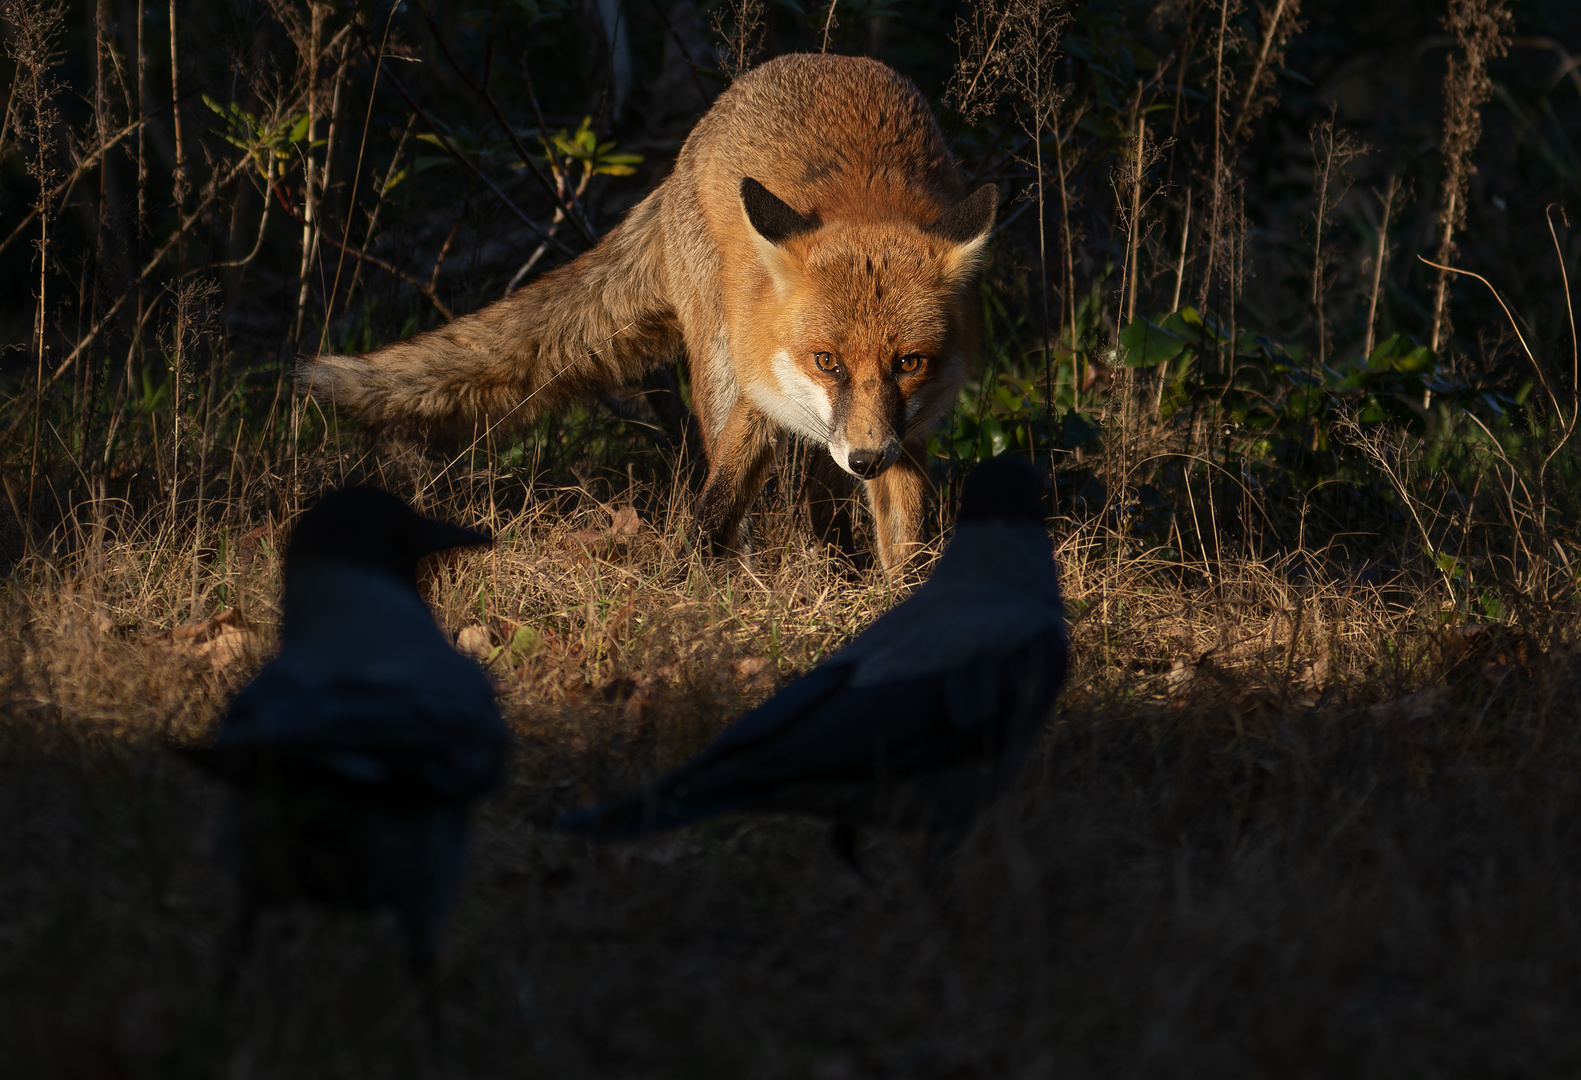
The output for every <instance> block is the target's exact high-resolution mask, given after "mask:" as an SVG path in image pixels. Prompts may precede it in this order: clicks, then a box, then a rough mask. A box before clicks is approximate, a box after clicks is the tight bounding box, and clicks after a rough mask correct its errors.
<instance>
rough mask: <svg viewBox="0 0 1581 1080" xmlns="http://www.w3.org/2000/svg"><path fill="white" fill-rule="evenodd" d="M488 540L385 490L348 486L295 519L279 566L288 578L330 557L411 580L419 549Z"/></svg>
mask: <svg viewBox="0 0 1581 1080" xmlns="http://www.w3.org/2000/svg"><path fill="white" fill-rule="evenodd" d="M493 542H494V541H493V539H492V538H491V537H490V536H489V535H488V534H487V533H484V532H479V531H478V530H476V529H468V528H464V527H463V526H460V525H452V524H451V523H450V522H448V521H438V520H436V519H434V518H429V517H424V516H423V515H422V514H419V513H418V512H417V511H415V510H413V509H412V508H411V507H410V506H408V505H406V503H405V501H403V500H402V499H400V498H397V497H396V496H394V495H391V494H390V493H389V492H388V491H380V490H379V489H378V488H370V487H348V488H342V489H340V490H339V491H332V492H330V493H329V494H328V495H325V496H324V497H323V498H322V499H320V500H319V501H318V502H317V503H316V504H315V505H314V506H313V507H312V508H311V509H310V510H308V511H307V513H305V514H303V515H302V516H301V518H299V519H298V520H297V523H296V526H295V527H294V528H293V529H292V530H291V539H290V541H289V542H288V543H287V545H286V554H285V572H286V578H287V579H288V580H289V579H290V577H291V576H292V574H293V573H295V572H297V571H300V570H301V569H302V567H304V566H306V565H308V564H310V563H314V562H317V561H320V560H334V561H337V562H345V563H351V564H353V565H356V566H363V567H367V568H369V569H374V570H380V571H383V572H384V573H387V574H390V575H391V576H392V577H396V578H399V579H401V580H403V581H415V580H416V576H417V563H418V561H419V560H421V559H422V558H423V557H424V556H425V555H432V554H433V553H434V552H436V551H444V550H446V549H448V548H455V547H480V546H487V545H489V544H491V543H493Z"/></svg>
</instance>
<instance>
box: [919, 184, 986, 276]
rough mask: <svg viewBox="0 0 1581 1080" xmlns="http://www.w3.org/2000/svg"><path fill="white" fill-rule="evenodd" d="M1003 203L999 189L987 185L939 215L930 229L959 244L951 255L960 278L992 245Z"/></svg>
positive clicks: (952, 266) (951, 266)
mask: <svg viewBox="0 0 1581 1080" xmlns="http://www.w3.org/2000/svg"><path fill="white" fill-rule="evenodd" d="M998 206H999V189H998V188H996V187H994V185H992V184H984V185H983V186H982V187H980V188H978V189H977V190H976V191H974V192H972V193H971V194H970V195H968V196H966V198H964V199H962V200H961V201H960V202H958V203H956V204H955V205H954V206H952V207H950V208H949V209H948V210H946V211H945V212H944V213H942V214H940V215H939V219H938V220H937V221H935V222H934V223H933V224H932V225H929V226H928V227H927V228H926V230H925V231H926V232H929V233H932V234H933V235H934V236H937V237H939V238H940V239H941V240H948V241H950V243H952V244H954V245H955V251H954V252H952V253H951V254H950V256H949V266H948V271H949V273H950V276H951V277H959V276H962V275H964V274H967V273H970V272H971V271H973V270H975V269H977V260H978V259H979V258H980V257H981V256H982V253H983V248H984V247H986V246H987V244H988V234H989V233H990V232H992V231H993V228H994V211H995V210H996V209H998Z"/></svg>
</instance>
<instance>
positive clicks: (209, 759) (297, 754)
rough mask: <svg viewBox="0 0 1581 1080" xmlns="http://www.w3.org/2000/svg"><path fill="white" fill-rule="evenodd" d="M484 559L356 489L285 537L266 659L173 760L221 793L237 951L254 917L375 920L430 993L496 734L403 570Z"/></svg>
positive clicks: (434, 524)
mask: <svg viewBox="0 0 1581 1080" xmlns="http://www.w3.org/2000/svg"><path fill="white" fill-rule="evenodd" d="M490 542H491V541H490V539H489V537H488V536H487V535H486V534H484V533H481V532H477V531H475V530H473V529H467V528H462V527H461V526H459V525H452V524H449V523H447V522H443V521H436V520H433V519H431V518H426V517H423V516H422V515H420V514H418V513H416V512H415V511H413V510H412V509H411V508H410V507H409V506H407V505H406V503H405V502H403V501H402V500H401V499H399V498H397V497H396V496H394V495H391V494H389V493H388V492H384V491H378V490H375V489H372V488H355V487H353V488H346V489H344V490H341V491H336V492H332V493H331V494H329V495H326V496H324V498H323V499H322V500H321V501H320V502H319V503H318V504H317V505H316V506H314V507H313V508H312V509H311V510H309V511H308V512H307V513H305V514H303V515H302V517H301V519H300V520H299V521H298V522H297V524H296V527H295V528H294V529H293V530H292V533H291V537H290V541H289V543H288V546H287V548H286V557H285V598H284V601H283V605H282V606H283V608H284V621H283V626H282V632H281V636H282V638H283V648H282V649H281V652H280V655H279V656H277V657H275V659H274V660H272V661H270V662H269V663H268V664H267V665H265V666H264V668H263V669H262V670H261V671H259V673H258V675H257V677H256V678H254V679H253V681H252V682H250V683H248V684H247V686H246V687H245V688H244V689H243V690H242V692H241V693H240V694H238V695H237V696H236V700H235V701H234V702H232V703H231V707H230V710H229V712H228V713H227V714H226V716H225V719H224V721H223V723H222V724H221V726H220V732H219V737H218V738H217V739H216V740H215V743H214V745H213V747H211V748H208V749H203V750H196V751H190V752H189V753H190V754H191V756H193V757H195V758H196V759H197V760H198V761H199V762H200V763H201V764H202V765H203V766H204V767H206V768H207V769H209V770H210V771H212V772H214V773H217V774H219V775H220V776H221V777H222V778H223V779H224V780H225V781H226V782H227V783H228V785H229V786H230V787H231V788H232V789H233V793H234V797H233V799H232V814H231V821H230V827H229V830H228V832H227V835H226V836H225V838H224V839H223V841H222V845H221V850H222V854H223V856H224V858H225V860H226V862H227V863H228V864H229V866H230V869H231V870H232V872H233V873H234V875H235V877H236V880H237V883H238V885H239V886H240V891H241V894H242V905H243V907H242V917H241V920H240V924H239V928H238V931H239V932H238V945H240V946H243V947H244V946H245V943H246V941H247V939H248V938H249V937H250V934H251V929H252V924H253V922H254V920H255V917H256V915H257V913H258V911H259V909H260V908H266V907H274V906H278V905H283V904H291V903H295V902H299V901H306V902H310V903H317V904H322V905H325V906H329V907H333V908H348V909H376V908H384V909H390V910H393V911H394V912H395V914H396V915H397V917H398V918H399V919H400V922H401V924H402V926H403V928H404V929H405V931H406V936H407V941H408V944H409V946H410V957H411V963H412V968H413V971H414V973H415V974H416V975H417V976H418V977H419V979H420V980H422V981H423V982H424V984H425V985H427V986H430V987H431V986H432V981H433V977H434V974H435V971H436V963H437V960H438V956H439V946H440V938H441V934H442V931H443V927H444V923H445V920H446V918H447V917H448V915H449V913H450V909H451V907H452V906H453V905H454V902H455V899H456V894H457V890H458V888H459V886H460V882H461V876H462V871H463V869H464V867H465V863H466V850H467V839H468V834H469V831H470V821H471V806H472V803H473V802H474V801H475V800H476V799H477V798H478V797H479V796H481V795H483V794H484V793H486V792H488V791H489V790H491V789H492V788H494V787H496V786H498V785H499V783H500V782H501V780H502V779H503V776H504V769H505V756H506V750H507V743H508V735H507V733H506V729H505V724H504V722H503V721H502V720H501V718H500V713H499V710H498V708H497V707H496V705H495V702H494V692H493V689H492V687H491V686H490V685H489V680H488V678H487V676H485V675H484V673H483V671H482V670H481V669H480V668H479V667H478V665H477V664H475V663H474V662H473V661H471V660H469V659H467V658H466V657H464V656H462V655H461V654H460V653H458V652H457V651H456V650H455V649H454V648H452V647H451V645H450V642H449V641H448V640H447V639H446V637H445V635H444V633H443V632H442V631H441V630H440V629H439V627H438V625H436V624H435V622H434V617H433V615H432V614H431V613H430V612H429V610H428V607H427V606H426V605H425V604H424V603H423V600H422V597H421V596H419V594H418V591H417V578H416V572H417V564H418V561H419V560H420V559H422V558H423V557H424V556H425V555H429V554H432V553H434V552H438V551H444V550H446V549H447V548H454V547H471V546H479V545H486V544H488V543H490Z"/></svg>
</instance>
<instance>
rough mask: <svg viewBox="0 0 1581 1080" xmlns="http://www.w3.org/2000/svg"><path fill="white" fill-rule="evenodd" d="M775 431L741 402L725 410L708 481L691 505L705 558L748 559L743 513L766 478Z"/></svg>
mask: <svg viewBox="0 0 1581 1080" xmlns="http://www.w3.org/2000/svg"><path fill="white" fill-rule="evenodd" d="M776 430H777V429H776V428H775V427H774V425H773V424H772V423H770V421H769V420H768V418H767V417H765V416H764V415H763V414H762V413H760V412H758V411H757V410H756V409H754V408H752V407H751V406H750V405H748V404H747V403H746V402H745V401H742V400H740V399H737V400H736V402H735V404H733V405H732V406H731V407H730V415H729V417H728V418H727V419H726V420H725V426H724V428H723V429H722V430H721V431H720V433H719V435H718V437H717V438H715V439H714V440H713V445H712V446H711V447H709V455H708V459H709V460H708V480H707V482H706V483H704V484H703V494H702V497H701V498H700V499H699V500H698V505H697V521H696V528H697V532H698V536H699V539H700V540H701V541H702V543H703V544H704V545H705V546H706V548H707V550H708V553H709V554H710V555H716V556H717V555H728V554H738V555H742V556H746V555H750V554H751V553H752V537H751V532H750V530H749V529H748V528H747V511H748V510H750V509H751V507H752V503H753V500H755V499H756V498H757V497H758V492H759V491H761V490H762V488H763V481H764V479H765V478H766V477H767V476H768V469H769V464H770V463H771V461H772V460H773V454H774V433H775V431H776Z"/></svg>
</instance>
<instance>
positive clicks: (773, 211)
mask: <svg viewBox="0 0 1581 1080" xmlns="http://www.w3.org/2000/svg"><path fill="white" fill-rule="evenodd" d="M741 205H742V206H744V207H746V210H747V220H748V221H750V222H751V223H752V227H753V228H754V229H755V230H757V234H758V235H759V236H761V237H763V239H765V240H767V241H768V242H769V243H771V244H773V245H774V246H776V247H778V246H779V245H780V244H783V243H784V242H785V241H787V240H789V239H790V238H791V237H793V236H800V235H801V234H802V233H805V232H812V231H813V229H815V228H817V226H816V225H815V224H814V223H813V222H811V221H808V220H807V219H806V218H804V217H802V216H801V215H800V214H798V213H797V212H796V211H794V210H792V209H791V208H790V207H789V206H787V205H786V204H785V203H784V202H782V201H781V200H780V198H779V196H777V195H775V194H774V193H773V192H772V191H770V190H769V189H768V188H766V187H764V186H763V185H762V184H760V183H758V182H757V181H756V180H754V179H752V177H750V176H744V177H742V178H741Z"/></svg>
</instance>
